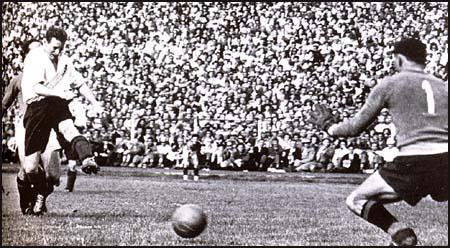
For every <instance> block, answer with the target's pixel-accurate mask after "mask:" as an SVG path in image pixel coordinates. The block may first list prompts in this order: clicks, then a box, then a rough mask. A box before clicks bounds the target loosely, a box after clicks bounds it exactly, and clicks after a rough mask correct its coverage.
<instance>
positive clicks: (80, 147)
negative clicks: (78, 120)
mask: <svg viewBox="0 0 450 248" xmlns="http://www.w3.org/2000/svg"><path fill="white" fill-rule="evenodd" d="M70 144H71V147H72V149H73V150H74V151H75V152H76V153H77V155H78V158H79V159H80V160H81V161H83V160H85V159H86V158H88V157H92V156H93V155H92V149H91V145H90V144H89V141H88V140H87V139H86V138H85V137H84V136H81V135H79V136H76V137H75V138H73V139H72V141H71V142H70Z"/></svg>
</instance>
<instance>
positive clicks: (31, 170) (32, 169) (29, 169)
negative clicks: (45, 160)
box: [23, 162, 39, 174]
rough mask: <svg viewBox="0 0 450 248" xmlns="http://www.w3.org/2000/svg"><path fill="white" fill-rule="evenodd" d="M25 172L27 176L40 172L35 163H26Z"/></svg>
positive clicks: (24, 165)
mask: <svg viewBox="0 0 450 248" xmlns="http://www.w3.org/2000/svg"><path fill="white" fill-rule="evenodd" d="M23 170H24V172H25V174H37V173H38V172H39V166H38V165H37V164H34V163H29V162H28V163H27V162H25V163H24V164H23Z"/></svg>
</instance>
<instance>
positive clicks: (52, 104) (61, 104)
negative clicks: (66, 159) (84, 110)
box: [23, 97, 73, 156]
mask: <svg viewBox="0 0 450 248" xmlns="http://www.w3.org/2000/svg"><path fill="white" fill-rule="evenodd" d="M72 118H73V117H72V114H71V112H70V110H69V101H67V100H64V99H62V98H59V97H46V98H44V99H42V100H40V101H37V102H33V103H31V104H29V105H28V106H27V109H26V112H25V116H24V118H23V124H24V127H25V156H28V155H31V154H33V153H35V152H38V151H40V152H44V151H45V147H46V146H47V143H48V139H49V137H50V131H51V129H52V128H53V129H54V130H55V131H58V124H59V123H60V122H61V121H64V120H67V119H72Z"/></svg>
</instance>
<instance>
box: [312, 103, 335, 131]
mask: <svg viewBox="0 0 450 248" xmlns="http://www.w3.org/2000/svg"><path fill="white" fill-rule="evenodd" d="M314 107H315V110H314V111H310V112H309V118H308V119H307V120H306V121H307V122H309V123H312V124H314V125H317V126H319V127H320V128H321V129H322V130H324V131H328V129H329V128H330V127H331V125H333V124H335V123H337V122H338V117H337V116H335V115H333V114H332V113H331V110H330V109H329V108H327V107H326V106H324V105H322V104H316V105H315V106H314Z"/></svg>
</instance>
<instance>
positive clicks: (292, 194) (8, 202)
mask: <svg viewBox="0 0 450 248" xmlns="http://www.w3.org/2000/svg"><path fill="white" fill-rule="evenodd" d="M16 171H17V166H11V165H3V167H2V185H3V187H4V189H5V192H4V193H2V246H3V245H71V246H79V245H106V246H108V245H110V246H116V245H119V246H122V245H123V246H124V245H133V246H134V245H155V246H156V245H158V246H159V245H169V246H170V245H174V246H175V245H176V246H184V245H274V246H275V245H282V246H283V245H296V246H316V245H323V246H360V245H365V246H378V245H387V244H388V243H389V237H388V235H386V234H385V233H383V232H382V231H380V230H378V229H377V228H376V227H374V226H372V225H370V224H368V223H366V222H365V221H363V220H362V219H360V218H359V217H357V216H355V215H354V214H352V213H351V212H350V211H349V210H348V209H347V207H346V206H345V203H344V201H345V197H346V196H347V195H348V194H349V193H350V192H351V191H352V190H353V189H354V188H355V187H356V186H357V184H359V183H361V182H362V181H363V180H364V178H365V177H367V175H346V174H325V173H284V174H274V173H268V172H248V173H245V172H228V171H208V172H205V171H201V172H200V181H198V182H194V181H192V180H190V181H183V180H182V171H180V170H172V169H171V170H164V169H139V168H113V167H103V168H102V170H101V171H100V172H99V174H98V175H95V176H94V175H83V174H82V173H79V174H78V178H77V181H76V184H75V191H74V192H72V193H68V192H65V191H64V190H63V189H64V186H65V182H66V177H65V173H66V171H65V168H64V170H63V172H62V174H63V176H62V177H61V186H59V187H57V188H56V189H55V192H54V193H53V194H52V195H50V196H49V198H48V200H47V206H48V209H49V212H48V213H47V214H46V215H44V216H41V217H35V216H22V214H21V212H20V210H19V203H18V193H17V189H16V183H15V177H16ZM185 203H194V204H198V205H200V206H202V207H203V209H204V211H205V213H206V214H207V216H208V226H207V228H206V230H205V231H204V232H203V233H202V234H201V235H200V236H198V237H196V238H194V239H183V238H181V237H178V236H177V235H176V234H175V232H174V231H173V230H172V227H171V223H170V218H171V215H172V213H173V211H174V210H175V208H176V207H177V206H179V205H181V204H185ZM387 208H388V209H389V210H390V211H391V212H392V213H393V214H394V215H396V216H398V218H399V219H400V220H403V221H404V222H405V223H407V224H409V225H410V226H411V227H413V228H415V230H416V233H417V235H418V237H419V245H440V246H447V245H448V202H445V203H437V202H434V201H432V200H430V199H428V198H427V199H424V200H422V201H421V202H420V203H419V204H418V205H417V206H416V207H414V208H413V207H410V206H409V205H407V204H406V203H403V202H401V203H394V204H391V205H388V206H387Z"/></svg>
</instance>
